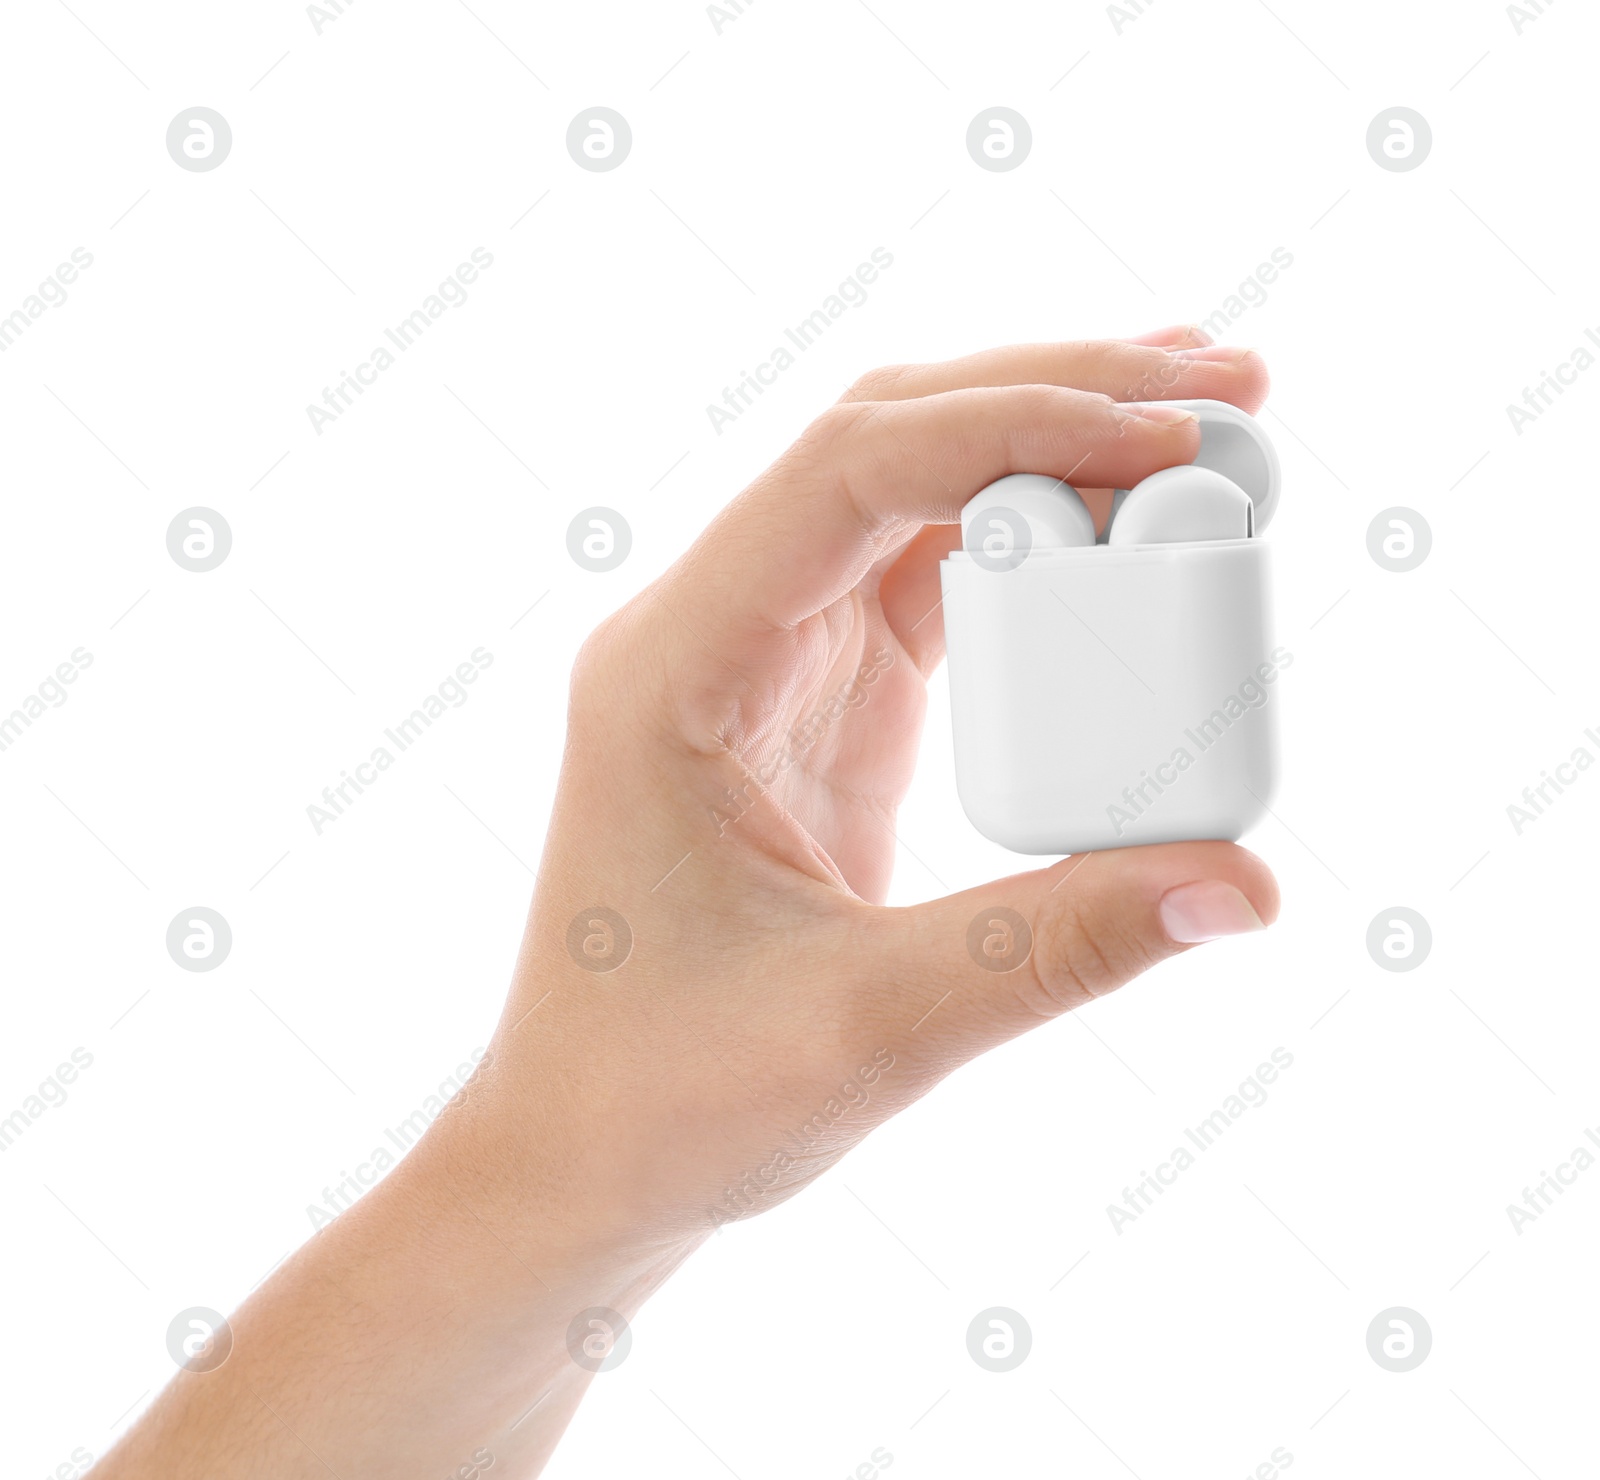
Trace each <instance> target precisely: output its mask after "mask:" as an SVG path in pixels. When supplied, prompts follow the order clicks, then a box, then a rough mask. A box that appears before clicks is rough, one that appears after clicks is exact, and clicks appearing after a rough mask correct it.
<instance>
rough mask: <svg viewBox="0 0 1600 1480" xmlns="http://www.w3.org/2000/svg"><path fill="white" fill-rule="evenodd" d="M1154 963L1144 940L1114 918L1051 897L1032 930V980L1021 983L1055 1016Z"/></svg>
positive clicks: (1079, 902)
mask: <svg viewBox="0 0 1600 1480" xmlns="http://www.w3.org/2000/svg"><path fill="white" fill-rule="evenodd" d="M1156 960H1157V957H1156V955H1155V954H1154V953H1153V952H1152V951H1151V950H1150V948H1149V946H1148V945H1147V944H1146V942H1145V941H1144V940H1142V939H1141V938H1140V937H1139V936H1138V935H1137V934H1135V933H1133V932H1131V931H1129V930H1128V929H1126V928H1123V927H1120V926H1119V925H1118V924H1117V923H1116V921H1115V920H1114V919H1111V918H1107V917H1105V916H1102V915H1098V914H1096V913H1094V912H1093V911H1091V910H1089V909H1087V908H1085V905H1084V902H1083V900H1082V899H1080V898H1078V897H1075V896H1073V895H1052V896H1050V897H1049V899H1048V900H1047V902H1046V904H1045V907H1044V909H1043V910H1041V912H1040V916H1039V920H1038V923H1037V925H1036V926H1035V929H1034V942H1033V955H1032V957H1031V958H1030V961H1029V964H1030V966H1031V967H1032V971H1031V973H1030V977H1031V980H1030V981H1028V982H1026V983H1024V984H1023V985H1024V989H1025V990H1029V991H1031V992H1032V994H1033V995H1034V999H1035V1002H1036V1004H1040V1005H1042V1007H1043V1009H1044V1010H1045V1011H1047V1012H1048V1013H1049V1014H1050V1015H1052V1016H1054V1015H1056V1014H1059V1013H1062V1012H1068V1011H1070V1010H1071V1009H1073V1008H1075V1007H1082V1006H1083V1005H1084V1004H1085V1003H1086V1002H1092V1001H1093V1000H1094V999H1095V998H1097V997H1104V996H1105V995H1107V994H1108V993H1110V992H1114V991H1115V990H1116V989H1117V988H1118V987H1120V986H1121V985H1122V984H1123V983H1124V982H1126V981H1129V980H1131V979H1132V978H1133V977H1135V976H1138V975H1139V973H1140V972H1142V971H1144V970H1146V969H1147V968H1148V967H1150V966H1153V965H1154V964H1155V962H1156Z"/></svg>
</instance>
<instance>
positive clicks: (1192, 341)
mask: <svg viewBox="0 0 1600 1480" xmlns="http://www.w3.org/2000/svg"><path fill="white" fill-rule="evenodd" d="M1128 343H1129V344H1154V345H1158V346H1159V347H1160V348H1162V349H1199V348H1201V347H1202V346H1203V345H1207V344H1214V343H1216V341H1215V340H1214V339H1212V337H1211V336H1210V335H1209V334H1208V333H1206V331H1205V330H1204V329H1202V328H1201V327H1200V326H1199V325H1198V324H1174V325H1172V327H1171V328H1168V329H1152V330H1151V331H1150V332H1149V333H1148V334H1131V335H1129V336H1128Z"/></svg>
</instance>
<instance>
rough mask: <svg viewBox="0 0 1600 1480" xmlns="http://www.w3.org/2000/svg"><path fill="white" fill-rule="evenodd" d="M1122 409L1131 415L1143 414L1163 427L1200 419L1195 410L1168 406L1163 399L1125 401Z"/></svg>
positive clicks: (1148, 419) (1121, 404) (1146, 418)
mask: <svg viewBox="0 0 1600 1480" xmlns="http://www.w3.org/2000/svg"><path fill="white" fill-rule="evenodd" d="M1120 409H1121V410H1123V411H1126V412H1127V413H1128V415H1129V416H1142V417H1143V418H1144V419H1145V420H1146V421H1153V422H1155V423H1156V425H1157V426H1163V427H1175V426H1181V425H1182V424H1183V423H1184V422H1186V421H1196V420H1198V418H1197V417H1196V416H1195V414H1194V412H1192V411H1185V410H1184V409H1183V408H1182V407H1181V406H1168V405H1166V404H1165V403H1164V402H1162V401H1123V402H1121V403H1120Z"/></svg>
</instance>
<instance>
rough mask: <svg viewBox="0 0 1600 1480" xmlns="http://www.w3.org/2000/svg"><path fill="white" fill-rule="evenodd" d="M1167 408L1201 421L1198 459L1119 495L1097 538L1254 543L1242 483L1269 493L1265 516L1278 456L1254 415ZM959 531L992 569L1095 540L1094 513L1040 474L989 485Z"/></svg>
mask: <svg viewBox="0 0 1600 1480" xmlns="http://www.w3.org/2000/svg"><path fill="white" fill-rule="evenodd" d="M1171 404H1174V405H1178V406H1181V407H1183V408H1184V409H1185V410H1189V411H1193V412H1195V413H1196V415H1198V416H1199V417H1200V419H1201V426H1202V431H1201V449H1200V453H1199V455H1198V456H1197V457H1196V458H1195V460H1194V462H1192V463H1189V464H1187V465H1185V466H1182V467H1176V468H1164V469H1162V470H1161V471H1160V472H1158V473H1153V474H1152V475H1151V476H1150V477H1148V478H1146V479H1145V480H1144V481H1143V482H1142V483H1140V484H1139V486H1138V487H1137V488H1135V489H1133V490H1131V491H1129V490H1125V489H1124V490H1120V491H1118V493H1117V495H1116V497H1115V499H1114V500H1113V501H1112V505H1111V517H1110V519H1109V520H1108V521H1107V523H1106V530H1105V533H1104V534H1102V535H1101V536H1100V539H1099V543H1100V544H1104V545H1167V544H1186V543H1191V542H1197V541H1202V540H1242V539H1249V538H1251V537H1252V536H1253V535H1254V533H1255V524H1256V507H1255V498H1253V497H1252V495H1251V494H1249V493H1247V492H1245V489H1244V488H1243V487H1242V486H1241V485H1242V484H1244V483H1249V484H1252V485H1253V486H1254V487H1255V488H1256V489H1257V490H1258V492H1265V493H1266V494H1267V496H1268V501H1269V507H1268V508H1267V510H1266V511H1265V513H1264V515H1263V517H1262V522H1263V523H1264V522H1265V521H1266V519H1268V518H1270V517H1271V514H1272V509H1271V507H1270V505H1271V504H1272V503H1275V502H1276V495H1277V483H1278V464H1277V455H1276V453H1274V451H1273V449H1272V447H1271V444H1269V443H1268V442H1267V441H1266V440H1265V438H1264V437H1262V436H1261V434H1260V432H1259V431H1258V430H1257V429H1256V427H1255V423H1254V421H1253V420H1252V419H1251V418H1250V417H1248V416H1246V415H1245V413H1244V412H1242V411H1239V410H1238V409H1237V408H1236V407H1233V406H1229V405H1226V404H1225V403H1223V402H1220V401H1178V402H1174V403H1171ZM961 532H962V544H963V546H964V548H965V549H966V550H967V552H968V553H969V554H973V555H979V554H980V552H981V553H982V554H983V555H987V556H988V562H989V564H990V565H991V567H993V566H995V565H997V564H998V563H1000V562H1003V561H1006V560H1009V562H1010V567H1011V568H1015V567H1016V566H1017V565H1020V564H1021V563H1022V560H1023V559H1024V558H1025V557H1026V556H1027V554H1028V552H1029V551H1030V550H1040V551H1046V550H1062V549H1071V548H1077V547H1081V546H1084V545H1093V544H1095V543H1096V540H1095V534H1094V518H1093V516H1092V515H1091V514H1090V513H1089V510H1088V507H1087V506H1086V505H1085V504H1084V502H1083V500H1082V499H1081V498H1079V497H1078V493H1077V490H1076V489H1074V488H1072V487H1070V486H1069V485H1068V484H1066V483H1064V482H1062V481H1061V479H1059V478H1050V477H1046V476H1045V475H1043V474H1039V473H1013V474H1011V475H1010V476H1009V477H1005V478H1001V479H999V480H998V481H997V482H994V483H991V484H990V485H989V486H988V487H987V488H985V489H984V490H983V491H982V492H981V493H979V494H977V495H976V496H975V497H974V498H972V499H970V500H969V501H968V503H967V506H966V508H965V509H963V510H962V513H961ZM980 563H983V561H982V559H981V558H980Z"/></svg>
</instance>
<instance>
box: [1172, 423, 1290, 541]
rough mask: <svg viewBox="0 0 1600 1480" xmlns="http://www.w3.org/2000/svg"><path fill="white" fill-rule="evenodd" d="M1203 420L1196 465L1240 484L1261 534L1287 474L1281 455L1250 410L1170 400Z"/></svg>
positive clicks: (1267, 522) (1257, 530)
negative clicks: (1284, 474)
mask: <svg viewBox="0 0 1600 1480" xmlns="http://www.w3.org/2000/svg"><path fill="white" fill-rule="evenodd" d="M1165 404H1167V405H1169V406H1181V407H1183V409H1184V410H1185V411H1192V412H1194V414H1195V415H1196V416H1198V417H1199V418H1200V451H1199V453H1198V454H1197V455H1196V456H1195V460H1194V461H1195V466H1196V467H1200V468H1210V469H1211V470H1212V471H1213V472H1215V473H1221V474H1222V476H1223V477H1224V478H1227V479H1229V480H1230V481H1231V482H1234V483H1237V484H1238V485H1239V487H1240V488H1242V489H1244V491H1245V492H1246V493H1247V494H1249V495H1250V502H1251V503H1252V504H1254V505H1255V532H1256V533H1257V534H1260V533H1261V531H1262V530H1263V529H1265V528H1266V527H1267V525H1268V524H1269V523H1270V522H1271V520H1272V516H1273V514H1274V512H1276V510H1277V507H1278V489H1279V488H1280V487H1281V486H1282V483H1283V475H1282V472H1281V471H1280V469H1279V467H1278V454H1277V451H1276V450H1275V449H1274V447H1273V445H1272V443H1271V442H1270V441H1269V440H1268V439H1267V434H1266V433H1265V432H1264V431H1262V429H1261V425H1260V423H1259V422H1257V421H1256V419H1255V417H1253V416H1251V415H1250V414H1249V413H1248V412H1246V411H1241V410H1240V409H1239V408H1238V407H1237V406H1230V405H1229V404H1228V403H1227V402H1226V401H1169V402H1167V403H1165Z"/></svg>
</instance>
